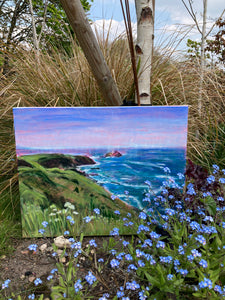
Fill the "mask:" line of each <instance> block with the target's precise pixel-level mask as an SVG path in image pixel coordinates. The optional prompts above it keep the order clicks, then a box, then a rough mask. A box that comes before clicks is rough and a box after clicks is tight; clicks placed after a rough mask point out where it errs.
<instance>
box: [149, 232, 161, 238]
mask: <svg viewBox="0 0 225 300" xmlns="http://www.w3.org/2000/svg"><path fill="white" fill-rule="evenodd" d="M160 236H161V235H160V234H157V233H156V232H154V231H152V232H150V237H151V238H152V239H159V238H160Z"/></svg>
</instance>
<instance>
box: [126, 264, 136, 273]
mask: <svg viewBox="0 0 225 300" xmlns="http://www.w3.org/2000/svg"><path fill="white" fill-rule="evenodd" d="M131 270H135V271H136V270H137V267H136V266H135V265H134V264H130V265H129V266H128V268H127V272H130V271H131Z"/></svg>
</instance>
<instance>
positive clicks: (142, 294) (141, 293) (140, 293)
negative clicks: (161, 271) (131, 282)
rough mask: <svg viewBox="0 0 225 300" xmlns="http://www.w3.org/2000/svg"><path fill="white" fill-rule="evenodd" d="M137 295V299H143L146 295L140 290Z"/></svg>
mask: <svg viewBox="0 0 225 300" xmlns="http://www.w3.org/2000/svg"><path fill="white" fill-rule="evenodd" d="M138 295H139V300H145V299H147V296H145V292H144V291H140V292H139V293H138Z"/></svg>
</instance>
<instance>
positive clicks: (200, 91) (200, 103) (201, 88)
mask: <svg viewBox="0 0 225 300" xmlns="http://www.w3.org/2000/svg"><path fill="white" fill-rule="evenodd" d="M206 18H207V0H203V25H202V38H201V59H200V66H201V68H200V86H199V101H198V111H199V115H200V116H201V112H202V96H203V81H204V72H205V43H206Z"/></svg>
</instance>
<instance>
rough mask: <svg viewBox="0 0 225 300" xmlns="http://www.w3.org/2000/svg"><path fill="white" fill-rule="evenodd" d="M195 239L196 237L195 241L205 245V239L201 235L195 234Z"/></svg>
mask: <svg viewBox="0 0 225 300" xmlns="http://www.w3.org/2000/svg"><path fill="white" fill-rule="evenodd" d="M195 239H196V241H198V242H199V243H200V244H202V245H206V239H205V238H204V236H203V235H198V236H196V238H195Z"/></svg>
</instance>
